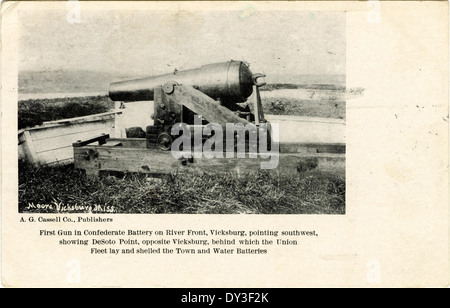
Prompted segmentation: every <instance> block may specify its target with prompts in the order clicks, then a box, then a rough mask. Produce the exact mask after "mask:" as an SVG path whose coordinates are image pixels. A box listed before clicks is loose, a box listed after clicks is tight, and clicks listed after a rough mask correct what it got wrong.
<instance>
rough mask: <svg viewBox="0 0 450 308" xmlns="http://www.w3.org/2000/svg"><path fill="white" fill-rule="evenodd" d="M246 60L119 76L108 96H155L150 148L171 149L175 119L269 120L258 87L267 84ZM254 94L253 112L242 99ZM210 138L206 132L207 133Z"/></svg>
mask: <svg viewBox="0 0 450 308" xmlns="http://www.w3.org/2000/svg"><path fill="white" fill-rule="evenodd" d="M262 77H265V75H264V74H260V73H258V74H253V73H252V72H251V71H250V69H249V66H248V65H247V64H246V63H245V62H243V61H233V60H231V61H228V62H222V63H213V64H208V65H203V66H201V67H199V68H195V69H189V70H184V71H177V70H175V71H174V72H172V73H170V74H164V75H159V76H152V77H147V78H141V79H134V80H126V81H120V82H114V83H112V84H111V85H110V88H109V96H110V98H111V100H113V101H121V102H124V103H126V102H134V101H154V113H153V120H154V124H153V125H149V126H147V129H146V139H147V147H148V148H154V147H156V148H160V149H163V150H169V149H171V144H172V142H173V139H174V138H175V136H171V133H170V131H171V128H172V127H173V125H174V124H176V123H186V124H194V116H195V115H199V116H201V117H202V120H203V121H202V124H204V125H206V124H207V123H218V124H220V125H221V126H222V127H223V129H224V130H225V126H226V123H242V124H245V125H246V124H254V125H255V127H254V130H255V131H256V130H257V126H258V125H259V124H260V123H263V122H264V123H266V122H267V121H266V120H265V119H264V114H263V111H262V105H261V100H260V96H259V90H258V88H259V87H261V86H262V85H264V84H265V83H264V82H261V81H260V78H262ZM252 94H255V95H256V96H255V99H254V102H253V105H254V106H253V110H254V111H253V112H251V110H250V107H249V106H248V104H247V105H246V106H242V105H240V104H241V103H243V102H246V100H247V99H248V98H249V97H250V96H251V95H252ZM205 140H206V138H205Z"/></svg>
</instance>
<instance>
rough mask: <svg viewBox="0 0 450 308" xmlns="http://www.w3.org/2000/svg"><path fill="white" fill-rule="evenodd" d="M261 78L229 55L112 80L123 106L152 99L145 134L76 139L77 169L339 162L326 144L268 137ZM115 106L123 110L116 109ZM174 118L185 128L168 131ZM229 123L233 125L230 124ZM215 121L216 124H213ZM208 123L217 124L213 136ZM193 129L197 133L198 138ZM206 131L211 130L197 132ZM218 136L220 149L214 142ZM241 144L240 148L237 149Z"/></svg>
mask: <svg viewBox="0 0 450 308" xmlns="http://www.w3.org/2000/svg"><path fill="white" fill-rule="evenodd" d="M263 77H265V75H264V74H260V73H257V74H255V73H252V72H251V71H250V68H249V65H248V64H246V63H245V62H243V61H233V60H231V61H228V62H221V63H214V64H207V65H203V66H201V67H199V68H194V69H189V70H183V71H177V70H175V71H173V72H171V73H169V74H164V75H158V76H150V77H147V78H141V79H133V80H125V81H120V82H113V83H111V84H110V88H109V96H110V98H111V99H112V100H113V101H115V102H116V103H118V104H120V105H124V106H125V108H126V104H127V103H131V102H136V101H146V102H147V101H148V102H150V101H153V115H152V116H151V117H152V119H150V118H149V125H148V126H147V127H146V130H145V132H144V133H145V138H117V136H116V138H110V136H109V135H107V134H103V135H101V136H96V137H95V136H94V137H93V138H89V139H87V140H84V141H81V140H79V141H77V142H75V143H73V151H74V164H75V168H77V169H82V170H84V171H85V172H86V174H89V175H99V174H100V172H137V173H145V174H167V173H170V172H173V171H180V172H185V171H186V172H187V171H195V170H197V171H201V172H213V173H217V172H233V173H238V174H239V172H246V171H254V170H257V169H259V168H263V167H262V166H263V164H266V163H268V162H269V163H270V162H276V166H274V165H271V166H272V167H274V168H276V169H275V170H277V172H283V173H292V172H294V173H296V172H300V171H302V170H303V169H304V168H303V166H304V165H305V164H306V165H307V166H314V168H316V167H317V168H319V169H320V168H325V169H326V168H328V166H329V165H330V162H331V161H334V160H336V162H337V164H341V165H342V161H343V160H342V154H330V155H331V156H330V155H329V154H327V153H325V152H328V151H329V150H330V149H332V150H333V151H334V149H335V148H336V146H335V145H331V146H329V145H322V144H302V143H298V144H297V143H293V144H279V143H277V142H274V141H273V140H272V137H271V136H272V131H271V125H270V123H269V122H268V121H267V120H266V119H265V117H264V112H263V109H262V103H261V97H260V93H259V88H260V87H261V86H263V85H264V84H265V82H263V81H261V78H263ZM250 106H252V108H250ZM115 112H118V113H120V112H121V111H120V110H117V109H116V111H115ZM152 120H153V121H152ZM151 122H153V123H151ZM180 123H182V125H184V124H187V125H186V126H187V127H188V129H187V130H179V131H178V132H176V129H175V132H174V129H173V128H176V127H178V126H179V125H180ZM116 124H117V123H116ZM192 124H193V125H192ZM229 124H232V125H231V127H232V128H231V129H229V127H230V125H229ZM217 125H219V126H220V127H219V128H220V129H216V128H217ZM233 125H234V126H233ZM211 127H216V128H214V134H212V129H211ZM237 127H238V128H244V129H242V130H238V129H237ZM199 131H200V138H197V137H198V134H197V133H196V132H199ZM206 131H209V133H208V134H209V135H208V134H206V135H205V134H203V133H204V132H206ZM219 131H220V132H221V133H222V135H221V134H220V133H219ZM230 131H231V133H230V134H229V133H228V132H230ZM184 136H187V137H186V139H187V140H188V141H189V142H187V144H188V145H189V146H186V147H187V148H188V149H186V148H185V145H186V144H184V143H181V146H178V143H176V142H177V141H179V140H180V139H182V138H181V137H184ZM220 136H222V137H220ZM189 138H190V140H189ZM220 138H223V139H222V140H221V141H222V143H221V144H222V145H226V147H225V146H224V147H222V148H220V147H219V148H217V146H216V144H217V143H219V144H220V142H218V141H220ZM251 138H253V139H251ZM211 139H214V142H211ZM250 140H252V141H255V140H256V142H249V141H250ZM208 141H209V143H208ZM242 141H244V142H242ZM96 142H98V145H96V144H95V143H96ZM242 143H243V144H244V146H242V147H241V145H242ZM206 144H208V145H209V146H210V147H209V149H210V150H211V151H212V152H214V155H213V156H212V157H207V155H206V154H204V153H206V152H205V151H204V150H205V149H206V148H207V147H206ZM212 144H213V145H214V149H213V146H212ZM191 145H193V146H192V147H191ZM228 145H231V146H230V147H229V146H228ZM338 147H340V148H341V146H340V145H338ZM198 148H200V154H199V152H197V149H198ZM340 148H339V153H340V152H341V149H340ZM344 148H345V147H344ZM169 150H171V151H169ZM202 150H203V151H202ZM177 152H183V156H182V157H178V156H176V155H175V154H176V153H177ZM209 153H211V152H209ZM230 153H231V155H230ZM263 153H264V155H263ZM185 154H186V155H187V156H186V155H185ZM196 154H199V156H198V155H196ZM333 155H341V156H339V157H335V156H333ZM199 158H200V159H199ZM203 158H205V159H203ZM249 158H253V159H249ZM180 162H181V163H180ZM267 165H268V164H266V166H267ZM272 167H270V168H265V167H264V168H263V169H272Z"/></svg>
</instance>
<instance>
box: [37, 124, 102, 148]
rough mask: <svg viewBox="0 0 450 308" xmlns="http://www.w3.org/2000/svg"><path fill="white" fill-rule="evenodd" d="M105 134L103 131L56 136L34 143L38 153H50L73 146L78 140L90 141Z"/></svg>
mask: <svg viewBox="0 0 450 308" xmlns="http://www.w3.org/2000/svg"><path fill="white" fill-rule="evenodd" d="M102 133H104V130H103V129H101V128H100V129H96V130H90V131H87V132H82V133H77V134H71V135H63V136H56V137H53V138H49V139H41V140H36V141H34V145H35V149H36V152H37V153H41V152H48V151H52V150H55V149H59V148H61V147H66V146H72V144H73V143H75V142H77V141H78V140H85V139H90V138H92V137H95V136H100V135H101V134H102Z"/></svg>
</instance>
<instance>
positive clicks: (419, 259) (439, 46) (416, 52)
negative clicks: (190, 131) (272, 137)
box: [1, 1, 449, 287]
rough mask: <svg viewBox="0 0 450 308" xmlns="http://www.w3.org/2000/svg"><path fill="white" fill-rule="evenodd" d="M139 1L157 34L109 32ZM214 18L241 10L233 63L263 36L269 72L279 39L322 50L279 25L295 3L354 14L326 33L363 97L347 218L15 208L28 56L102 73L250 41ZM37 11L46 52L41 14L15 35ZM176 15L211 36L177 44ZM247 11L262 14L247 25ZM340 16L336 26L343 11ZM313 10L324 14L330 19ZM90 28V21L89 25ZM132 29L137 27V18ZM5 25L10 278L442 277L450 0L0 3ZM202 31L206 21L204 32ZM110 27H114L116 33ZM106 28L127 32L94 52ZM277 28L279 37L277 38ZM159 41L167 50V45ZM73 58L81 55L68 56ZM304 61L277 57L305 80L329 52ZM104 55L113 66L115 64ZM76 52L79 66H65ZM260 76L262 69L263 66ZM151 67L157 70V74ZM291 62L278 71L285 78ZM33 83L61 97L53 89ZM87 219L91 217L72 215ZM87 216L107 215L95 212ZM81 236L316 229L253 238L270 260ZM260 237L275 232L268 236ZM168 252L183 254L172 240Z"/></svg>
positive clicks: (304, 9)
mask: <svg viewBox="0 0 450 308" xmlns="http://www.w3.org/2000/svg"><path fill="white" fill-rule="evenodd" d="M70 2H76V1H70ZM77 8H79V10H77ZM146 11H148V12H149V14H150V13H152V14H154V15H155V12H158V11H160V12H161V16H165V17H166V18H161V19H160V20H159V28H158V27H156V28H154V29H153V31H152V32H149V31H148V30H149V28H148V26H146V25H145V24H143V25H142V27H136V28H132V29H131V30H130V29H128V30H127V31H128V32H125V31H124V30H123V29H121V28H120V26H116V27H114V24H115V23H114V22H113V21H111V20H109V19H110V18H112V19H114V18H118V19H120V18H121V17H120V16H121V14H125V13H126V14H125V15H124V16H128V18H133V16H134V17H135V18H141V17H142V16H145V12H146ZM218 12H226V13H227V14H232V13H233V12H235V13H236V14H237V15H238V16H237V17H236V20H237V18H245V19H246V20H247V21H248V23H249V25H251V26H254V28H253V29H254V31H255V37H257V38H258V40H255V39H253V38H252V33H249V34H248V37H249V39H248V41H242V42H241V45H239V44H235V45H239V46H240V49H239V50H240V52H241V53H240V54H236V57H240V56H242V55H243V56H244V57H245V58H246V59H245V60H246V61H249V62H252V56H251V54H250V53H249V54H245V53H243V52H242V50H245V44H248V45H249V47H248V49H249V50H252V52H255V47H254V46H258V48H259V47H261V48H259V49H258V50H257V53H255V59H256V60H253V62H256V64H255V66H256V67H257V68H258V69H259V68H261V69H264V66H265V62H264V61H266V64H267V67H272V68H273V67H276V66H275V65H274V64H273V63H272V62H271V61H274V56H276V57H277V56H278V54H283V55H288V54H289V53H287V52H286V50H284V49H285V48H294V47H298V48H299V49H300V48H303V47H304V46H302V45H292V44H291V45H289V44H288V42H297V41H302V40H304V45H305V46H307V47H305V48H306V49H308V48H310V49H309V50H310V53H311V55H310V56H311V57H312V54H314V53H316V52H320V51H319V50H318V49H317V50H316V49H314V44H313V43H312V42H311V40H313V39H314V38H313V37H309V36H308V35H306V34H305V31H302V30H299V29H296V28H295V27H291V28H292V29H290V30H291V31H290V32H286V31H287V29H289V26H287V25H286V24H282V22H281V21H282V20H283V18H284V17H286V16H287V17H286V18H287V20H288V21H289V22H294V20H295V16H296V15H295V14H296V13H298V14H300V15H301V16H303V17H302V18H304V17H305V16H308V18H310V19H314V18H322V17H320V16H325V17H326V16H331V15H332V16H335V15H336V16H341V15H342V16H345V19H343V20H344V21H345V22H344V23H341V25H345V36H343V38H345V41H343V38H341V39H336V42H334V41H333V44H335V45H336V46H337V45H339V42H340V43H342V42H345V48H342V49H338V51H336V50H328V51H329V53H328V55H330V56H332V54H333V53H339V54H341V53H345V57H343V58H342V59H341V61H342V62H341V63H343V67H337V66H336V65H335V64H333V65H335V66H333V70H332V71H328V72H327V73H329V74H333V73H334V74H345V78H346V79H345V86H346V89H363V92H362V93H363V94H362V95H358V96H355V97H352V98H351V99H347V100H346V110H345V144H346V156H345V186H346V192H345V214H342V215H315V214H309V215H303V214H287V215H263V214H261V215H256V214H255V215H253V214H248V215H247V214H244V215H238V214H230V215H220V214H108V213H104V214H101V215H100V214H99V215H93V214H73V213H69V214H67V213H65V214H42V213H27V212H19V211H18V198H19V196H18V190H19V188H18V156H17V155H18V151H17V137H16V133H17V130H18V129H17V127H18V126H17V125H18V123H17V102H18V100H19V97H18V95H19V93H18V75H19V69H20V67H21V65H25V66H26V67H25V68H26V69H33V68H34V67H33V66H34V65H35V66H36V67H38V66H39V65H41V68H42V67H44V69H48V70H58V69H60V70H61V72H62V74H64V72H65V70H68V68H74V67H77V66H79V65H81V64H80V63H82V62H81V60H80V59H82V58H85V59H91V60H90V61H91V62H90V63H91V64H92V65H93V66H94V67H93V69H95V68H98V67H95V66H96V65H97V66H99V67H100V66H101V65H106V64H105V63H114V65H116V66H117V67H116V68H117V69H118V70H122V71H124V70H127V69H130V70H133V69H134V70H135V71H138V69H140V68H142V67H145V66H148V65H150V66H151V65H156V64H155V63H157V62H155V61H154V60H153V61H154V62H151V61H152V60H151V59H152V56H153V57H158V58H160V59H161V58H164V55H165V52H167V53H166V55H174V54H176V53H177V52H178V50H183V46H184V44H187V42H189V41H190V40H194V41H195V42H196V44H198V46H197V47H196V48H198V49H204V48H210V49H211V50H212V51H214V50H215V49H217V47H216V48H213V47H214V45H215V44H214V40H218V37H217V36H214V35H213V33H216V32H220V33H222V34H223V37H222V39H223V41H225V42H233V40H234V39H236V40H238V38H239V39H240V38H242V35H238V34H237V33H232V32H231V33H229V32H227V29H230V30H236V29H238V28H236V27H234V26H233V24H232V23H229V24H228V26H229V28H228V27H226V23H225V24H223V23H222V24H220V22H219V21H218V24H220V25H221V27H222V28H220V29H218V28H215V27H216V26H215V23H214V22H211V18H208V15H209V14H212V15H213V16H220V14H218ZM259 12H261V14H262V15H264V14H266V16H267V14H269V15H270V14H272V15H273V18H274V20H281V21H280V25H279V31H280V33H279V36H280V38H279V39H278V40H277V41H273V42H270V41H265V42H264V41H263V36H262V35H261V32H258V28H259V27H264V25H263V24H261V23H259V22H258V19H257V16H258V13H259ZM127 14H128V15H127ZM133 14H134V15H133ZM140 14H144V15H140ZM214 14H216V15H214ZM224 14H225V13H224ZM323 14H325V15H323ZM326 14H331V15H326ZM333 14H334V15H333ZM154 15H152V16H154ZM156 15H158V14H156ZM300 15H299V16H300ZM21 16H22V17H21ZM32 16H36V17H35V18H36V26H39V25H40V31H41V32H39V35H40V36H43V35H44V34H45V36H48V37H53V38H54V40H48V42H50V43H49V46H47V47H49V48H45V46H41V47H39V46H38V47H36V46H35V45H33V42H35V40H34V39H35V36H34V35H33V32H32V31H31V30H30V25H32V23H28V24H27V25H28V28H26V30H27V31H30V32H27V33H28V35H30V36H29V37H24V34H23V33H21V32H20V31H24V26H23V25H22V26H21V22H23V21H24V20H25V19H26V18H32ZM47 16H51V18H54V19H55V22H54V23H52V22H51V20H50V21H49V20H48V19H47ZM61 16H62V17H63V18H67V23H70V24H73V26H74V27H76V26H79V27H81V28H82V27H85V28H82V30H81V32H80V31H79V30H77V31H78V32H76V33H77V35H81V37H78V36H71V35H72V34H71V33H72V32H67V33H64V32H63V33H57V32H58V31H57V29H58V28H59V26H58V23H60V22H61V21H57V20H56V19H57V18H58V17H61ZM136 16H137V17H136ZM139 16H140V17H139ZM180 16H181V17H180ZM280 16H281V17H280ZM197 17H199V18H197ZM21 18H22V19H21ZM180 18H181V19H183V18H185V19H187V20H189V21H191V23H190V24H189V23H188V25H189V26H190V28H187V29H184V30H185V31H186V33H188V34H189V33H201V34H202V35H203V37H200V38H198V37H189V36H188V35H187V36H186V37H185V38H184V39H185V40H186V41H179V40H180V37H182V36H180V35H179V34H177V33H178V31H182V29H179V28H176V27H179V23H180V20H181V19H180ZM252 18H255V22H254V24H252ZM333 18H336V19H333V20H340V19H339V18H340V17H333ZM218 20H220V19H218ZM266 20H267V19H266ZM305 20H306V19H305ZM320 20H321V21H322V22H323V23H325V22H326V20H327V18H322V19H320ZM94 21H96V22H94ZM205 21H209V22H205ZM83 22H87V23H88V24H87V25H83ZM341 22H342V20H341ZM97 23H98V24H103V26H104V29H103V30H104V31H105V33H106V34H105V33H98V32H96V31H95V30H96V28H95V27H93V26H92V25H93V24H97ZM124 24H125V25H126V24H127V23H123V20H122V23H119V25H124ZM337 24H338V23H337ZM52 25H53V27H52ZM130 25H133V23H132V22H130ZM295 25H296V26H298V24H295ZM44 26H47V27H48V28H47V30H45V28H42V27H44ZM328 26H329V29H330V30H327V31H332V30H331V29H332V27H331V26H330V25H328ZM134 27H135V24H134ZM217 27H219V26H217ZM1 29H2V92H1V97H2V100H1V101H2V238H1V239H2V241H1V243H2V284H3V286H6V287H24V286H34V287H51V286H58V287H73V286H85V287H96V286H99V287H108V286H124V287H317V286H322V287H329V286H333V287H335V286H337V287H380V286H388V287H391V286H393V287H416V286H417V287H429V286H432V287H445V286H448V284H449V204H448V121H449V120H448V81H449V80H448V3H446V2H414V1H408V2H378V1H369V2H367V3H366V2H344V1H343V2H338V1H333V2H325V1H323V2H322V1H321V2H301V3H298V2H276V3H273V2H261V3H260V2H170V3H168V2H163V3H157V2H139V3H137V2H111V3H104V2H103V3H100V2H82V3H78V4H74V3H69V4H68V3H65V2H26V3H25V2H20V1H18V2H6V3H3V4H2V27H1ZM31 29H32V27H31ZM167 29H173V30H167ZM193 29H198V32H197V30H196V31H193ZM248 29H252V27H249V28H248ZM36 31H37V30H36ZM45 31H47V33H45ZM36 33H37V32H36ZM114 33H118V35H116V36H115V35H114ZM124 33H134V34H135V36H131V37H130V36H127V35H124ZM330 33H333V32H330ZM121 34H122V35H121ZM170 34H173V36H172V35H170ZM341 34H342V33H341ZM106 35H109V36H111V37H112V38H114V39H117V38H120V40H118V41H108V42H109V43H108V44H105V45H104V46H103V48H93V47H92V46H97V45H95V44H94V43H92V45H91V44H90V43H89V41H90V40H89V39H86V38H91V40H92V41H95V40H103V39H104V37H105V36H106ZM324 35H325V34H324ZM268 37H269V38H271V39H273V40H275V38H274V36H269V35H268ZM331 37H334V38H336V36H334V34H331V35H330V39H332V38H331ZM202 38H204V39H205V42H203V41H202ZM136 39H141V40H148V42H149V43H148V44H149V45H151V44H153V52H154V54H143V53H142V51H141V50H136V49H133V48H131V47H129V46H134V41H133V40H136ZM208 40H209V41H208ZM106 41H107V40H106ZM217 44H219V43H218V41H217ZM230 44H231V43H230ZM21 46H22V47H23V46H25V47H29V48H30V49H32V50H38V51H39V50H40V51H41V53H40V54H39V53H38V54H33V53H28V54H27V53H26V51H25V50H21ZM158 46H161V50H163V51H164V52H161V51H159V48H158ZM252 46H253V47H252ZM308 46H309V47H308ZM311 46H312V47H311ZM33 48H36V49H33ZM39 48H40V49H39ZM52 48H60V50H62V51H65V52H67V53H68V56H67V58H64V57H62V58H61V57H60V58H57V57H55V58H53V59H50V60H49V58H52V56H53V54H52V53H51V49H52ZM196 48H194V47H192V48H190V49H189V50H188V52H189V53H191V56H190V61H192V66H191V67H196V66H199V65H202V64H206V63H208V62H214V57H213V55H212V54H210V53H208V52H199V51H196ZM72 53H74V54H77V55H78V56H74V57H71V56H69V54H72ZM197 53H198V54H200V55H202V57H204V59H203V60H204V61H203V62H202V61H200V60H199V59H198V58H196V54H197ZM80 54H82V57H80ZM266 54H268V55H266ZM295 55H296V54H294V53H292V58H291V59H283V60H282V61H285V62H283V64H282V65H281V66H280V67H282V66H283V65H284V66H288V67H291V68H293V69H294V70H304V71H303V73H306V74H308V73H309V74H311V73H312V72H311V71H312V70H314V69H318V67H321V68H320V69H321V70H322V71H321V72H325V71H326V70H327V65H326V62H324V63H325V64H324V65H325V66H320V65H318V66H314V65H313V64H308V61H304V60H300V59H297V58H296V57H295ZM301 55H303V56H304V55H305V54H301ZM103 56H104V57H103ZM126 57H129V58H131V59H134V60H135V61H136V62H137V64H136V65H135V66H134V67H130V66H129V63H130V62H127V61H125V60H124V58H126ZM104 58H108V59H110V60H111V59H113V60H111V62H108V61H107V60H105V59H104ZM92 59H93V60H92ZM330 59H331V58H330ZM332 59H336V58H332ZM70 61H72V62H71V63H69V62H70ZM77 61H78V62H77ZM102 61H104V62H102ZM161 61H162V62H163V64H164V65H166V62H164V61H168V60H167V59H161ZM258 61H259V62H258ZM330 61H332V60H330ZM148 63H151V64H148ZM160 64H161V63H160ZM320 64H323V63H322V62H321V63H320ZM45 65H47V66H48V67H46V66H45ZM161 65H162V64H161ZM308 65H309V66H308ZM22 67H23V66H22ZM186 67H189V66H188V65H186ZM153 69H155V70H157V69H158V68H155V67H153ZM170 69H171V70H173V68H170ZM266 70H267V71H269V68H267V69H266ZM149 72H150V73H149V75H151V69H150V68H149ZM283 72H284V71H283V70H280V72H279V73H280V74H283ZM267 78H268V79H269V78H270V76H268V77H267ZM40 92H41V93H43V92H47V93H50V92H57V91H55V90H54V89H49V90H48V91H40ZM20 189H22V188H20ZM36 202H39V200H37V201H36ZM30 217H32V218H31V219H30ZM55 217H59V218H56V222H40V221H39V219H40V218H41V219H42V218H47V219H51V218H55ZM78 217H82V218H87V219H85V220H84V221H81V222H78ZM92 217H95V218H97V217H100V218H101V219H103V220H108V219H111V221H110V222H107V221H105V222H88V221H89V219H91V218H92ZM58 219H60V221H59V220H58ZM21 220H23V221H21ZM32 220H34V222H33V221H32ZM72 220H73V222H72ZM68 221H70V222H68ZM75 230H78V231H80V232H82V233H83V236H80V237H77V236H75V235H76V232H75ZM86 230H88V231H89V232H91V231H92V232H96V231H97V230H100V231H108V232H115V231H122V230H123V231H125V232H128V231H127V230H142V231H147V232H148V231H152V232H153V235H152V236H149V235H148V234H147V235H145V234H144V235H142V234H141V235H139V236H137V238H138V240H139V242H140V243H141V247H140V248H146V249H148V248H161V249H162V248H164V247H165V246H154V247H151V246H147V247H142V240H146V239H148V240H153V239H155V240H161V241H163V240H165V239H166V240H168V241H172V240H173V239H174V238H177V236H175V235H174V234H173V233H170V232H172V231H173V230H175V231H177V232H180V233H179V234H180V238H186V239H188V238H189V239H191V238H193V239H205V237H204V236H202V235H200V236H197V235H195V234H194V235H192V236H191V235H189V236H187V234H188V230H193V231H202V230H208V231H207V233H210V231H209V230H243V231H245V232H249V233H250V232H256V231H260V232H265V231H272V232H275V231H277V232H279V233H280V234H281V232H283V231H293V230H306V231H311V232H312V231H314V234H315V235H317V236H313V237H298V238H297V237H295V236H294V237H290V239H291V240H292V239H293V238H294V239H295V240H296V241H297V244H296V245H277V244H273V245H267V247H266V246H264V245H263V244H259V245H258V246H255V247H251V248H255V249H256V248H263V249H266V253H264V254H254V253H252V254H236V253H230V254H227V253H217V254H216V253H209V254H198V253H197V254H187V253H184V252H182V253H178V252H177V251H174V252H172V253H162V252H161V253H148V252H147V253H145V254H144V253H143V254H136V253H133V254H124V253H118V254H113V253H111V252H110V250H106V251H107V252H106V253H103V252H101V251H100V250H102V249H104V248H105V247H107V248H108V249H109V248H110V247H113V246H114V245H108V244H107V243H106V244H98V243H97V244H95V245H94V244H92V241H93V240H96V239H98V240H101V239H105V240H114V241H116V242H117V244H118V242H119V240H120V238H124V239H129V238H130V237H129V236H122V237H121V236H118V235H106V236H94V235H89V234H88V235H86V236H85V235H84V232H85V231H86ZM168 230H169V231H168ZM159 231H162V232H163V234H164V235H162V236H158V237H155V232H159ZM52 232H55V235H53V234H52ZM69 232H74V233H75V235H74V234H72V235H70V236H69V237H66V236H68V234H69ZM89 232H88V233H89ZM58 233H62V235H58ZM169 233H170V234H169ZM90 234H92V233H90ZM156 234H157V233H156ZM253 234H256V233H253ZM64 238H71V239H77V238H83V239H84V240H89V244H88V245H60V244H59V243H60V240H62V239H64ZM233 238H234V237H229V238H228V239H233ZM225 239H227V238H226V237H225ZM236 239H238V237H236ZM257 239H259V240H261V241H262V240H263V239H266V240H272V241H276V240H277V238H275V237H274V236H273V235H266V236H264V237H257ZM208 240H209V239H208ZM146 243H148V242H146ZM187 246H189V245H187ZM114 247H116V248H134V249H136V250H137V249H138V246H136V245H134V246H133V245H130V246H129V247H127V246H125V244H124V245H121V246H119V247H118V246H114ZM166 247H167V248H171V249H174V247H175V246H174V245H167V246H166ZM179 247H181V246H179ZM93 248H94V249H97V248H98V251H95V250H92V249H93ZM189 248H192V247H189ZM197 248H198V246H195V249H197ZM183 249H184V247H183Z"/></svg>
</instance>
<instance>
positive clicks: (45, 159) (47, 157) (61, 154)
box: [36, 146, 74, 165]
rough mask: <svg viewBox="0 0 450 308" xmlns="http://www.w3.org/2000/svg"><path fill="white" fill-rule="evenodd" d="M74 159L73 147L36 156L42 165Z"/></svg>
mask: <svg viewBox="0 0 450 308" xmlns="http://www.w3.org/2000/svg"><path fill="white" fill-rule="evenodd" d="M73 158H74V156H73V147H71V146H67V147H63V148H60V149H56V150H52V151H48V152H41V153H37V154H36V161H37V163H38V164H42V165H46V164H52V163H60V162H62V161H66V162H67V161H72V160H73Z"/></svg>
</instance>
